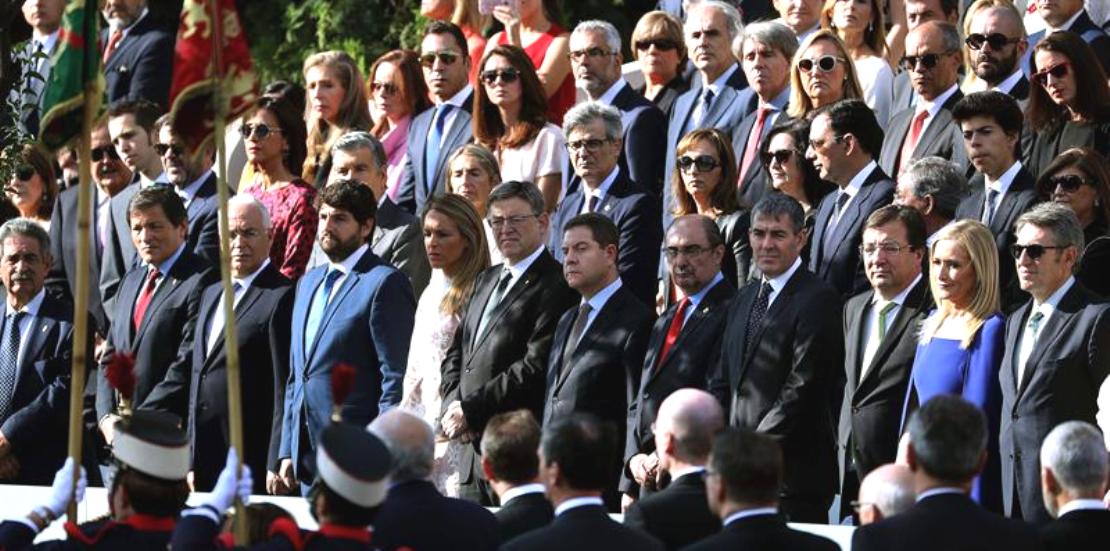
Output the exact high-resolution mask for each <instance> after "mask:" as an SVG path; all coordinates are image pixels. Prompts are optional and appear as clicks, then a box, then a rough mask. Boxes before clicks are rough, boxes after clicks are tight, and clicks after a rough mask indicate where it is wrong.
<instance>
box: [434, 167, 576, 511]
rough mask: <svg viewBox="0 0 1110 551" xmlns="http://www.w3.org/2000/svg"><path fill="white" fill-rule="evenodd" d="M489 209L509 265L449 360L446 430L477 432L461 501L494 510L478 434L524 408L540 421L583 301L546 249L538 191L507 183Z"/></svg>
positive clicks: (487, 279) (486, 285)
mask: <svg viewBox="0 0 1110 551" xmlns="http://www.w3.org/2000/svg"><path fill="white" fill-rule="evenodd" d="M487 204H488V205H489V207H488V209H489V214H488V216H489V222H490V226H491V227H492V228H493V233H494V238H495V239H496V240H497V248H498V250H499V251H501V254H502V255H503V256H504V258H505V261H504V264H502V265H500V266H492V267H490V268H488V269H487V270H486V271H484V272H482V274H481V275H479V276H478V281H477V282H476V283H475V286H474V294H473V296H472V298H471V299H470V302H469V304H468V305H467V307H466V311H465V312H464V314H463V317H462V321H461V322H460V323H459V328H458V330H457V331H456V332H455V337H454V340H453V341H452V343H451V346H450V348H448V350H447V355H446V357H444V360H443V382H442V383H441V385H440V394H441V395H442V396H443V406H444V407H443V416H442V421H441V425H442V427H443V430H444V433H445V434H446V435H447V437H448V438H458V437H460V436H463V435H470V440H471V442H473V443H474V444H475V445H472V446H469V447H466V448H465V449H464V450H463V452H462V456H461V457H460V458H459V472H460V474H461V481H460V482H461V484H460V490H459V492H460V496H462V497H465V498H467V499H471V500H473V501H478V502H480V503H482V504H484V505H492V504H493V503H494V502H493V499H492V492H491V491H490V489H489V487H488V484H487V483H486V481H485V480H484V479H483V478H482V475H481V468H480V467H481V466H480V464H479V461H478V455H479V450H478V449H477V445H476V444H477V440H478V435H480V434H481V433H482V431H483V430H485V427H486V422H487V421H489V419H490V417H493V416H494V415H496V414H498V413H502V412H506V411H513V410H517V409H521V408H524V409H528V410H529V411H531V412H532V414H533V415H534V416H535V417H536V418H537V419H539V418H541V417H540V416H541V414H542V412H543V401H544V385H545V382H544V381H545V380H546V377H545V375H546V373H547V359H548V355H549V354H548V352H549V351H550V349H551V340H552V338H553V337H554V334H555V325H556V324H557V323H558V321H559V316H560V315H562V313H563V312H566V311H567V309H568V308H570V307H571V306H573V305H574V304H575V302H576V301H575V298H576V296H575V294H574V292H573V291H571V290H570V288H569V287H567V284H566V280H564V279H563V274H562V269H561V267H560V266H559V263H558V262H556V261H555V259H553V258H552V257H551V255H550V254H548V253H547V250H546V249H545V248H544V246H543V238H544V233H545V232H546V231H547V225H548V217H547V213H545V212H544V203H543V195H541V194H540V190H539V188H537V187H536V186H535V184H532V183H530V182H505V183H503V184H501V185H499V186H497V187H496V188H494V189H493V191H491V192H490V195H489V199H488V200H487Z"/></svg>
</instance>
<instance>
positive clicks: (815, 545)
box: [686, 515, 840, 551]
mask: <svg viewBox="0 0 1110 551" xmlns="http://www.w3.org/2000/svg"><path fill="white" fill-rule="evenodd" d="M733 549H760V550H766V551H771V550H782V551H788V550H789V551H795V550H798V551H838V550H839V549H840V546H838V545H837V544H836V543H834V542H833V541H831V540H829V539H827V538H822V537H821V536H817V535H814V534H810V533H809V532H802V531H801V530H794V529H792V528H790V527H789V526H787V525H786V519H785V518H783V517H782V516H781V515H756V516H752V517H747V518H742V519H740V520H736V521H733V522H732V523H730V524H729V525H728V526H725V527H724V528H722V529H721V531H720V533H718V534H716V535H713V536H710V537H708V538H706V539H704V540H702V541H700V542H698V543H696V544H694V545H691V546H689V547H686V550H687V551H717V550H720V551H725V550H730V551H731V550H733Z"/></svg>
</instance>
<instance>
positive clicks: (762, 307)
mask: <svg viewBox="0 0 1110 551" xmlns="http://www.w3.org/2000/svg"><path fill="white" fill-rule="evenodd" d="M773 291H774V288H773V287H771V284H770V283H769V282H767V281H764V282H763V285H760V286H759V296H757V297H756V299H755V305H753V306H752V313H751V314H749V315H748V334H747V337H746V338H745V339H744V356H745V357H747V356H749V355H751V354H752V352H754V351H753V350H752V340H753V339H754V338H755V333H756V331H757V330H758V329H759V322H761V321H763V315H764V314H766V313H767V306H768V305H769V304H770V303H771V293H772V292H773Z"/></svg>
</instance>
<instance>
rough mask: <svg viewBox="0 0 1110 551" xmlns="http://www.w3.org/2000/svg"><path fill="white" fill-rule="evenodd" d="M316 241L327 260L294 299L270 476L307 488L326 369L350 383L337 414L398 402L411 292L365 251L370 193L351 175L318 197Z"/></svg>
mask: <svg viewBox="0 0 1110 551" xmlns="http://www.w3.org/2000/svg"><path fill="white" fill-rule="evenodd" d="M317 201H318V204H319V212H320V230H319V231H320V233H319V240H320V248H321V249H323V250H324V254H326V255H327V256H328V260H329V263H328V264H327V265H324V266H319V267H317V268H315V269H313V270H312V271H310V272H308V273H307V274H305V276H304V277H303V278H301V280H300V281H299V282H298V283H297V289H296V294H295V298H294V301H293V326H292V335H293V338H292V343H291V344H290V350H289V367H290V372H291V373H292V374H293V376H292V378H291V379H290V381H289V382H288V384H287V385H286V389H285V408H284V416H283V421H282V430H281V445H280V448H279V450H278V457H279V458H281V461H280V466H279V468H278V473H277V474H278V476H279V477H281V482H282V483H283V484H284V485H285V486H286V487H287V488H297V482H298V481H299V482H300V483H301V484H300V489H301V490H302V493H303V492H307V491H308V489H309V485H310V484H311V483H312V481H313V480H315V478H316V474H317V473H316V466H315V465H313V464H312V462H311V461H310V459H311V458H313V457H315V455H316V449H315V448H316V443H317V442H318V441H319V436H320V432H321V431H322V430H323V429H324V427H326V426H327V425H328V424H329V418H330V417H331V415H332V407H333V406H332V392H331V389H330V382H331V370H332V368H333V367H334V366H335V365H336V364H340V363H343V364H347V365H348V366H350V367H352V368H353V369H354V371H355V374H356V375H355V380H354V384H353V388H352V389H351V391H350V394H349V395H348V396H347V399H346V400H345V401H344V402H343V403H342V404H341V405H340V406H339V414H340V415H341V417H342V420H343V421H346V422H349V423H354V424H356V425H366V424H367V423H369V422H370V421H372V420H374V418H376V417H377V416H378V414H380V413H382V412H385V411H387V410H389V409H391V408H393V407H394V406H396V405H397V404H398V403H399V402H400V401H401V387H402V380H403V379H404V376H405V365H406V364H407V363H408V355H409V340H410V338H411V336H412V326H413V318H414V317H415V316H416V299H415V298H414V297H413V293H412V285H410V284H409V280H408V278H407V277H405V275H404V274H402V273H401V272H399V271H398V270H397V269H396V268H394V267H393V266H390V265H389V264H388V263H386V262H385V261H383V260H382V259H381V258H380V257H378V255H376V254H374V253H373V251H371V250H370V243H369V241H370V236H371V235H373V233H374V216H375V214H376V211H377V205H378V204H377V201H375V200H374V192H372V191H370V188H368V187H366V186H364V185H362V184H360V183H358V182H355V181H353V180H339V181H336V182H332V183H331V184H330V185H328V186H327V187H326V188H324V190H323V191H321V192H320V195H319V196H318V199H317Z"/></svg>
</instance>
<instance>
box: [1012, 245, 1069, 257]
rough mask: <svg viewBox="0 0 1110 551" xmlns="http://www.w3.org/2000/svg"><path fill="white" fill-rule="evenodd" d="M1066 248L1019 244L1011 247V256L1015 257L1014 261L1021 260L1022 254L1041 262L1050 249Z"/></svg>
mask: <svg viewBox="0 0 1110 551" xmlns="http://www.w3.org/2000/svg"><path fill="white" fill-rule="evenodd" d="M1066 248H1067V247H1063V246H1059V245H1056V246H1051V245H1018V244H1017V243H1014V244H1013V245H1010V254H1012V255H1014V260H1021V253H1025V254H1027V255H1029V258H1032V259H1033V260H1040V258H1041V257H1042V256H1044V252H1045V251H1047V250H1049V249H1056V250H1062V249H1066Z"/></svg>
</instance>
